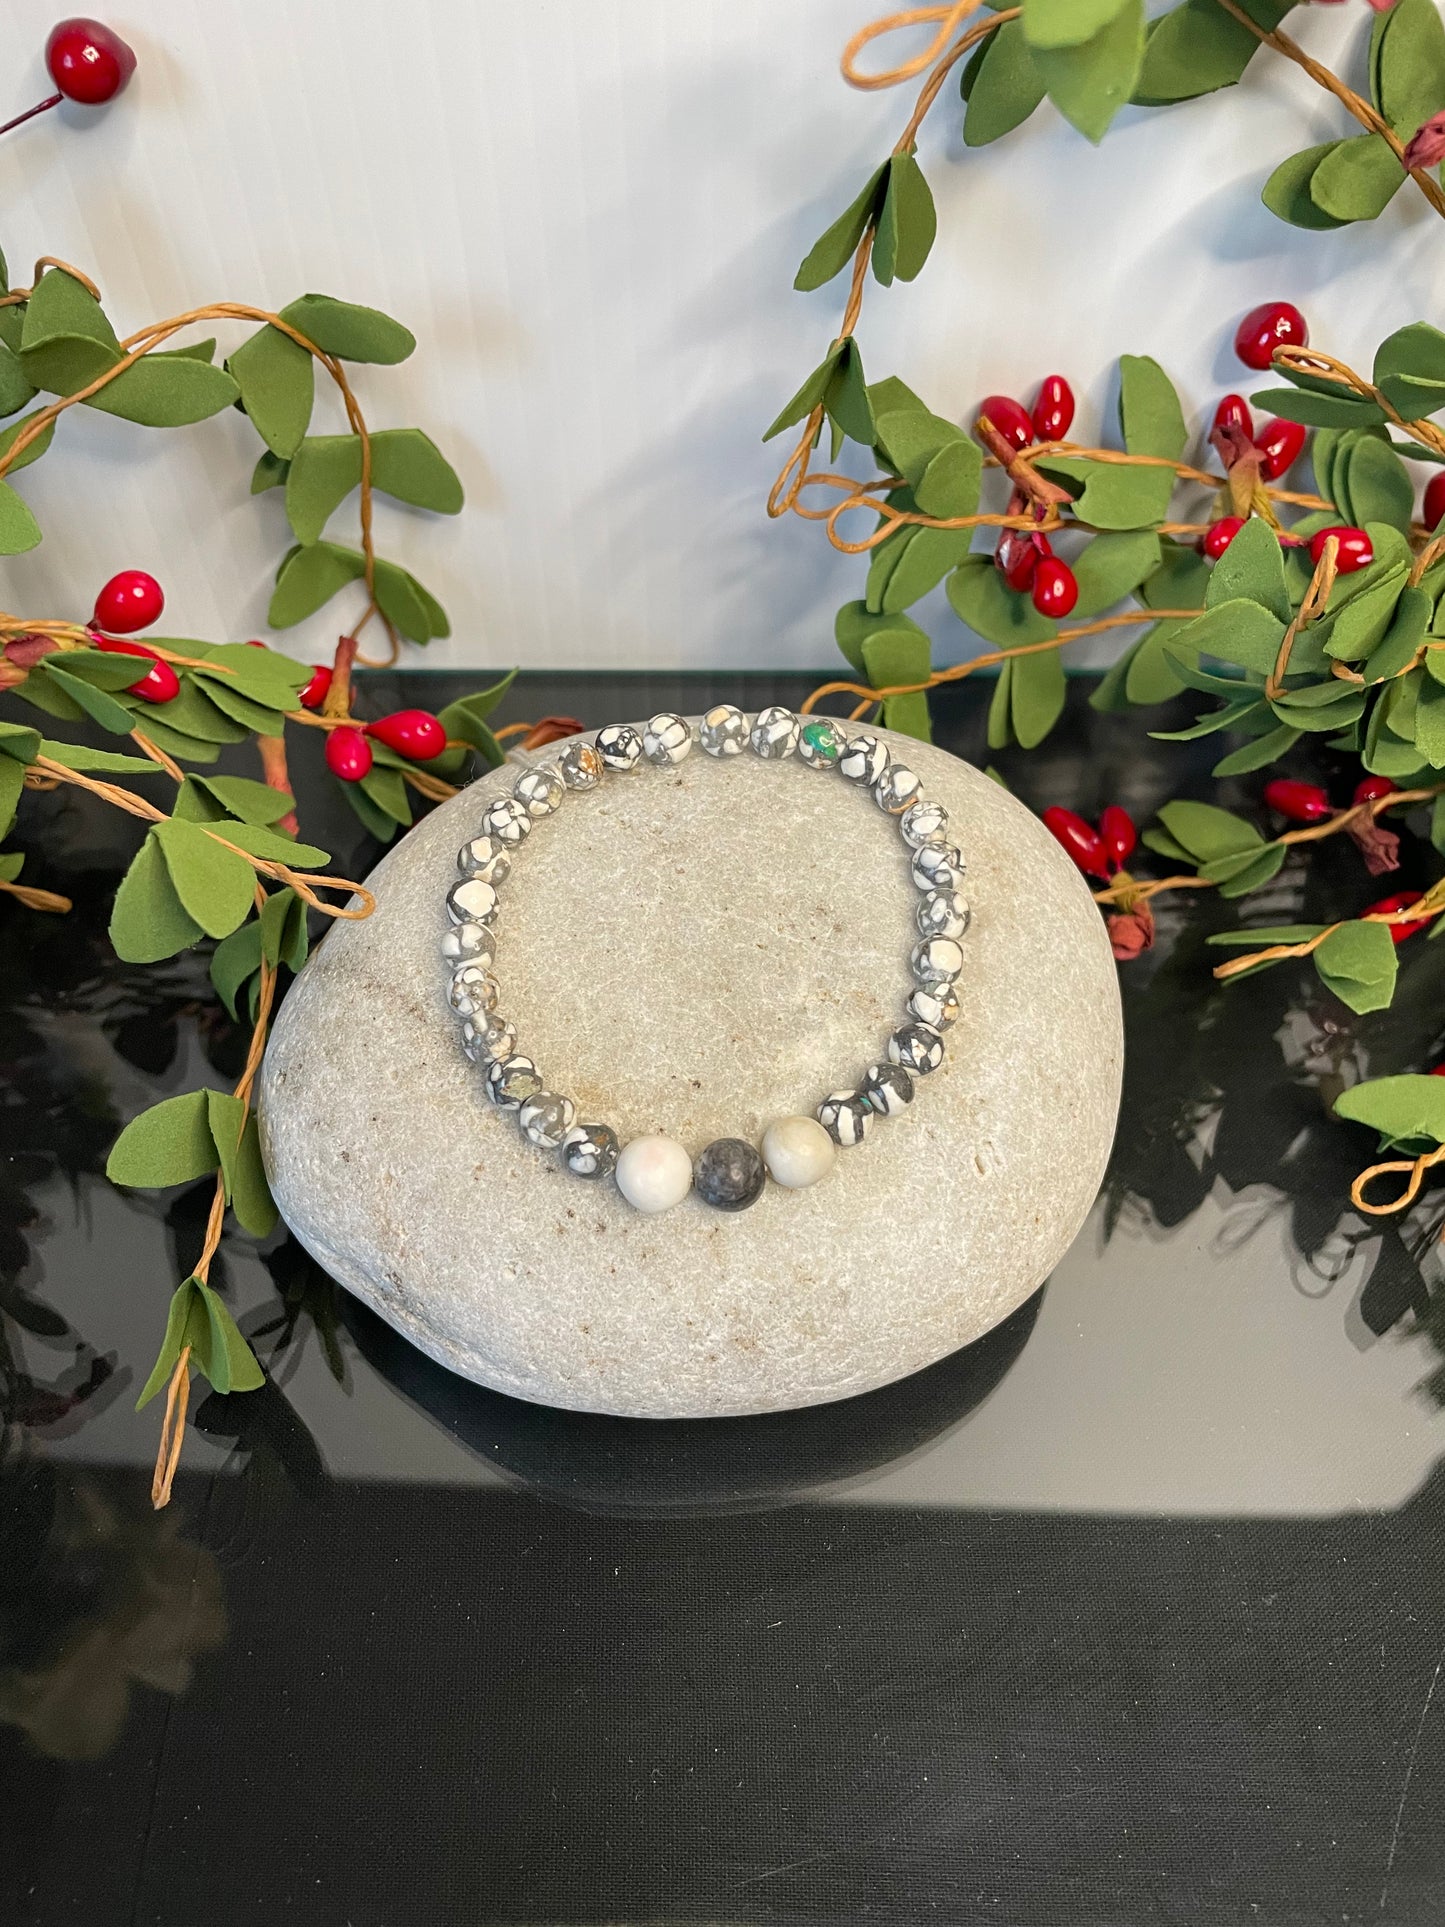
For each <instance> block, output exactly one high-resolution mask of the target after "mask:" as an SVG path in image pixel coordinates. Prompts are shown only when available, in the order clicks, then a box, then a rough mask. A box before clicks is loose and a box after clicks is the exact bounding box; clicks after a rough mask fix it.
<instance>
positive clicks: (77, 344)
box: [20, 268, 121, 394]
mask: <svg viewBox="0 0 1445 1927" xmlns="http://www.w3.org/2000/svg"><path fill="white" fill-rule="evenodd" d="M20 353H21V358H22V361H23V364H24V370H25V374H26V376H27V378H28V379H29V380H30V381H32V382H33V383H34V384H35V386H36V387H37V388H46V389H49V390H50V391H51V392H52V393H55V394H73V393H74V392H75V391H76V390H77V389H78V388H84V387H85V386H86V384H87V383H89V382H92V381H94V380H95V378H96V376H97V375H100V374H104V372H105V370H106V369H107V368H113V367H114V366H115V364H116V362H118V361H119V360H120V358H121V352H120V344H119V342H118V341H117V340H116V335H115V330H114V328H112V327H111V325H110V323H109V321H107V320H106V318H105V315H104V313H103V312H102V310H101V307H100V303H99V302H98V301H97V300H96V299H95V296H94V295H93V294H91V293H90V291H89V289H87V288H86V287H84V286H83V285H82V283H81V282H79V281H77V280H76V279H75V277H74V275H71V274H67V273H66V272H65V271H64V269H63V268H50V269H48V270H47V271H46V272H45V273H44V274H43V275H42V276H41V278H40V280H39V282H38V283H37V284H36V287H35V291H34V293H33V294H32V295H31V297H30V299H29V301H28V302H27V303H26V304H25V319H24V323H23V325H22V327H21V331H20Z"/></svg>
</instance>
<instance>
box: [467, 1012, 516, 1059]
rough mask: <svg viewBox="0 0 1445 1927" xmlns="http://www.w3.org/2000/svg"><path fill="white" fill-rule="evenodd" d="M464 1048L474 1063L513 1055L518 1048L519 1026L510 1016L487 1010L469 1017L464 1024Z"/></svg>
mask: <svg viewBox="0 0 1445 1927" xmlns="http://www.w3.org/2000/svg"><path fill="white" fill-rule="evenodd" d="M462 1049H463V1050H464V1051H465V1052H466V1054H467V1056H468V1057H470V1058H471V1060H472V1062H473V1063H474V1064H489V1063H491V1061H492V1059H493V1058H494V1057H511V1056H513V1055H514V1054H515V1052H516V1049H517V1026H516V1025H515V1024H514V1023H513V1022H512V1020H511V1019H510V1018H509V1017H499V1016H498V1015H497V1013H496V1011H494V1010H491V1011H486V1012H483V1013H482V1014H481V1015H479V1016H476V1017H469V1018H468V1019H467V1021H466V1022H465V1023H464V1024H463V1025H462Z"/></svg>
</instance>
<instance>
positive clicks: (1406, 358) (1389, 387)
mask: <svg viewBox="0 0 1445 1927" xmlns="http://www.w3.org/2000/svg"><path fill="white" fill-rule="evenodd" d="M1431 13H1432V17H1436V18H1437V20H1438V16H1435V15H1434V9H1433V7H1432V8H1431ZM1442 32H1445V29H1442ZM1371 380H1372V381H1373V382H1374V385H1375V386H1376V388H1378V389H1379V390H1380V392H1381V393H1382V394H1383V395H1384V397H1385V399H1386V401H1388V402H1389V404H1390V406H1391V407H1392V408H1393V409H1395V410H1396V411H1397V413H1399V414H1400V415H1402V416H1403V417H1404V418H1405V420H1406V421H1420V420H1423V418H1424V417H1425V416H1427V415H1433V414H1434V413H1435V411H1436V410H1437V409H1438V408H1445V334H1442V333H1441V332H1440V330H1439V329H1438V328H1432V327H1431V326H1430V324H1429V323H1428V322H1425V321H1414V322H1411V323H1410V325H1409V326H1408V327H1405V328H1397V329H1396V330H1395V332H1394V334H1392V335H1388V336H1387V337H1386V338H1385V340H1384V341H1382V342H1381V343H1380V345H1379V347H1378V348H1377V349H1376V350H1375V366H1374V371H1373V374H1372V375H1371ZM1386 520H1390V521H1393V520H1394V518H1393V517H1392V516H1391V517H1387V518H1386Z"/></svg>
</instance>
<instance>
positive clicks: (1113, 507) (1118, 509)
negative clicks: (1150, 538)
mask: <svg viewBox="0 0 1445 1927" xmlns="http://www.w3.org/2000/svg"><path fill="white" fill-rule="evenodd" d="M1038 466H1039V468H1041V469H1042V470H1043V472H1044V473H1045V474H1046V475H1049V476H1051V477H1052V478H1053V480H1055V481H1058V482H1065V483H1068V484H1070V485H1071V486H1076V487H1077V488H1078V489H1079V490H1080V493H1079V494H1078V495H1077V496H1076V497H1075V499H1074V513H1075V514H1076V515H1077V516H1078V518H1079V520H1080V521H1081V522H1087V523H1088V524H1089V525H1090V526H1091V527H1093V528H1096V529H1146V528H1153V527H1154V526H1155V525H1156V524H1157V523H1160V522H1162V521H1163V520H1164V518H1165V516H1166V515H1167V514H1168V513H1169V498H1170V497H1171V495H1172V494H1173V493H1174V472H1173V470H1172V469H1168V468H1125V467H1122V466H1120V465H1118V464H1116V463H1113V462H1097V461H1093V460H1091V459H1090V458H1089V457H1088V456H1087V455H1046V456H1044V457H1042V458H1041V459H1040V461H1039V463H1038Z"/></svg>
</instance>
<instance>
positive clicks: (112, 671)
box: [49, 649, 150, 690]
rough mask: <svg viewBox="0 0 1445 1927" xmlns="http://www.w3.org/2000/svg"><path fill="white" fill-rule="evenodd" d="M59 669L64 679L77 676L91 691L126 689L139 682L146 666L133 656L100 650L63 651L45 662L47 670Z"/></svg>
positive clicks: (145, 670)
mask: <svg viewBox="0 0 1445 1927" xmlns="http://www.w3.org/2000/svg"><path fill="white" fill-rule="evenodd" d="M57 665H60V666H63V668H64V670H65V673H66V675H67V676H79V678H80V680H81V681H82V682H85V683H89V684H90V686H91V687H92V688H93V689H110V690H115V689H128V688H129V687H130V685H131V684H132V683H133V682H139V681H140V679H141V677H142V676H144V675H145V674H146V673H147V671H148V669H149V667H150V665H149V664H148V663H145V662H142V661H141V660H140V658H139V657H137V656H122V655H112V654H111V653H110V652H109V651H108V650H101V649H67V650H65V651H64V653H63V654H60V653H57V654H56V655H54V656H52V657H51V658H50V659H49V666H50V667H51V668H54V667H56V666H57Z"/></svg>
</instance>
